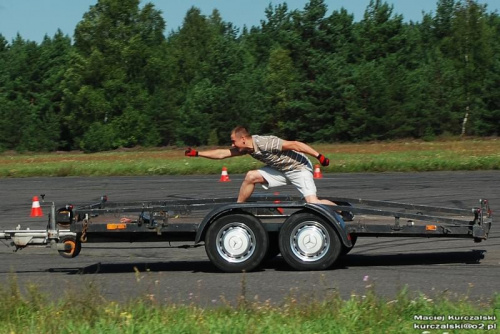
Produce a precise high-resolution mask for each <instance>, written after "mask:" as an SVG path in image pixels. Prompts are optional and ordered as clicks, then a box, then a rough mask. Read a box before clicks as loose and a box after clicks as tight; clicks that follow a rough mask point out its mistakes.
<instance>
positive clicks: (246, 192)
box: [238, 170, 267, 203]
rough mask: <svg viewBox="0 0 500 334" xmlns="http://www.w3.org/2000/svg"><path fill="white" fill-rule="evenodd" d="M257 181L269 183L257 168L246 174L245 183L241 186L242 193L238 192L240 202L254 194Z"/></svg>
mask: <svg viewBox="0 0 500 334" xmlns="http://www.w3.org/2000/svg"><path fill="white" fill-rule="evenodd" d="M256 183H267V182H266V180H265V179H264V178H263V177H262V175H261V174H260V173H259V171H257V170H251V171H249V172H248V173H247V175H246V176H245V179H244V180H243V183H242V184H241V187H240V193H239V194H238V203H243V202H246V200H247V199H248V198H249V197H250V196H252V193H253V191H254V189H255V184H256Z"/></svg>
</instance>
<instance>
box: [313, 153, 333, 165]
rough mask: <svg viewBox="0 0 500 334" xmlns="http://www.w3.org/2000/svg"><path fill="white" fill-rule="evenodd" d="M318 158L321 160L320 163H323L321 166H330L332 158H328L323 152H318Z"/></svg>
mask: <svg viewBox="0 0 500 334" xmlns="http://www.w3.org/2000/svg"><path fill="white" fill-rule="evenodd" d="M316 158H318V160H319V163H320V164H321V166H325V167H326V166H328V165H329V164H330V159H328V158H327V157H325V156H324V155H323V154H318V156H317V157H316Z"/></svg>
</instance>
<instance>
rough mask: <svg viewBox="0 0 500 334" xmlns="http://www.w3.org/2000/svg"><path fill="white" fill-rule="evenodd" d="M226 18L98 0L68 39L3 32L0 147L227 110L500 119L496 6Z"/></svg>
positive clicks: (381, 134) (358, 137)
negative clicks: (174, 15) (418, 14)
mask: <svg viewBox="0 0 500 334" xmlns="http://www.w3.org/2000/svg"><path fill="white" fill-rule="evenodd" d="M263 12H264V16H265V17H264V18H263V19H262V20H261V23H260V25H258V26H252V27H246V26H245V27H243V28H241V29H240V28H238V27H235V26H234V25H233V24H232V23H230V22H226V21H224V20H223V18H222V17H221V16H220V13H219V12H218V11H217V10H214V11H213V12H212V13H211V15H209V16H205V15H202V14H201V12H200V10H199V9H197V8H195V7H192V8H191V9H189V10H188V12H187V13H186V15H185V17H184V21H183V24H182V26H180V27H179V28H178V29H177V30H175V31H174V30H172V31H171V32H170V33H168V34H166V33H165V30H166V22H165V21H164V19H163V17H162V13H161V11H159V10H157V9H156V8H155V6H154V5H153V4H151V3H146V4H144V5H142V4H141V3H140V0H99V1H98V2H97V3H96V4H95V5H93V6H91V7H90V8H89V10H88V11H87V12H86V13H85V14H84V16H83V18H82V20H81V21H80V22H79V23H78V24H77V26H76V28H75V31H74V35H73V38H70V37H69V36H68V35H64V34H63V33H62V32H61V31H58V32H57V33H56V34H55V35H54V36H53V37H49V36H45V38H44V40H43V41H42V42H41V43H36V42H33V41H29V40H25V39H23V38H22V36H20V35H17V37H16V38H14V39H13V40H12V41H10V42H9V41H7V40H6V39H5V37H3V35H1V34H0V129H1V130H0V151H4V150H17V151H54V150H75V149H77V150H84V151H87V152H95V151H102V150H110V149H115V148H119V147H134V146H165V145H178V146H183V145H226V144H228V143H229V132H230V130H231V129H232V128H233V127H234V126H236V125H246V126H247V127H248V128H249V129H250V131H251V132H252V133H260V134H265V133H268V134H271V133H272V134H275V135H278V136H282V137H283V138H287V139H296V140H302V141H307V142H327V143H331V142H357V141H368V140H389V139H398V138H420V139H433V138H435V137H436V136H443V135H456V136H458V135H474V136H497V135H498V133H499V132H500V131H499V130H500V90H499V89H498V87H500V56H499V55H500V38H499V36H500V18H499V15H498V13H497V12H490V11H488V8H487V6H486V5H481V4H479V3H477V2H476V1H473V0H464V1H455V0H438V1H437V3H436V10H435V11H432V12H430V13H423V14H422V19H421V20H419V21H418V22H413V21H410V22H406V21H405V20H404V17H403V16H402V15H398V14H395V13H394V8H393V6H392V5H390V4H388V3H387V2H384V1H382V0H371V2H370V4H369V5H368V6H367V8H366V10H365V12H364V16H363V18H362V19H360V20H359V21H355V20H354V16H353V14H351V13H349V12H347V11H346V10H345V9H344V8H342V9H340V10H334V11H333V12H332V13H331V14H330V15H327V12H328V8H327V6H326V4H325V3H324V1H323V0H310V1H309V2H308V3H307V4H306V5H305V6H304V8H303V9H301V10H290V9H289V8H288V6H287V4H286V2H284V3H282V4H279V5H276V6H272V5H269V6H268V7H267V8H265V9H263Z"/></svg>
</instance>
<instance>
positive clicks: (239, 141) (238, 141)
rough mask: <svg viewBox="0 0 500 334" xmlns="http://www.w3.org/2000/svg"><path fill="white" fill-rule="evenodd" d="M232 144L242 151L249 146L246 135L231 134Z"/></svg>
mask: <svg viewBox="0 0 500 334" xmlns="http://www.w3.org/2000/svg"><path fill="white" fill-rule="evenodd" d="M231 146H232V147H236V148H237V149H238V150H239V151H240V152H241V151H243V150H245V149H246V148H247V147H246V140H245V137H243V136H237V135H235V134H234V133H233V134H231Z"/></svg>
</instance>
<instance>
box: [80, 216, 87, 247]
mask: <svg viewBox="0 0 500 334" xmlns="http://www.w3.org/2000/svg"><path fill="white" fill-rule="evenodd" d="M88 228H89V221H88V219H87V218H85V219H84V220H83V229H82V236H81V237H80V241H81V242H87V229H88Z"/></svg>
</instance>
